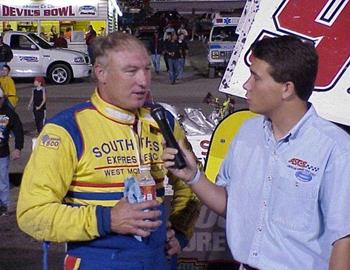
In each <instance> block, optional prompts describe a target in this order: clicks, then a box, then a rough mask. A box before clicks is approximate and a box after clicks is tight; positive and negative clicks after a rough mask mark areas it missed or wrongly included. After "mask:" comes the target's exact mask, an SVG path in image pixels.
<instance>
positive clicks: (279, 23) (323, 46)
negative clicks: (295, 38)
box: [273, 0, 350, 91]
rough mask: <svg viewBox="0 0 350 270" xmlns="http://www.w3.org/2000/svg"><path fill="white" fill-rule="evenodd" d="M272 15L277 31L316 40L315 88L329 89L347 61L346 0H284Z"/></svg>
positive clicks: (349, 22) (349, 7) (349, 16)
mask: <svg viewBox="0 0 350 270" xmlns="http://www.w3.org/2000/svg"><path fill="white" fill-rule="evenodd" d="M273 19H274V22H275V25H276V28H277V29H278V30H279V31H281V32H285V33H291V34H296V35H299V36H301V37H304V38H307V39H311V40H314V41H315V43H316V48H317V52H318V54H319V73H318V76H317V79H316V90H319V91H327V90H330V89H331V88H332V87H333V85H334V84H335V83H336V82H337V80H338V79H339V78H340V77H341V76H342V74H343V73H344V71H345V70H346V68H347V66H348V64H349V62H350V34H349V26H350V3H349V0H334V1H328V0H286V1H283V2H282V4H281V6H280V7H279V8H278V9H277V11H276V13H275V14H274V15H273Z"/></svg>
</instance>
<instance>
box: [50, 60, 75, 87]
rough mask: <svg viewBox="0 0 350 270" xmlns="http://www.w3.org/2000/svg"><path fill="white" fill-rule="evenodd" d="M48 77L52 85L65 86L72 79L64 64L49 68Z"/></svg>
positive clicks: (68, 69)
mask: <svg viewBox="0 0 350 270" xmlns="http://www.w3.org/2000/svg"><path fill="white" fill-rule="evenodd" d="M48 77H49V80H50V81H51V82H52V83H54V84H67V83H69V82H70V81H71V79H72V72H71V70H70V68H69V67H68V66H67V65H66V64H55V65H53V66H52V67H51V68H50V70H49V73H48Z"/></svg>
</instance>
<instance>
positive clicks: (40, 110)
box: [28, 77, 46, 134]
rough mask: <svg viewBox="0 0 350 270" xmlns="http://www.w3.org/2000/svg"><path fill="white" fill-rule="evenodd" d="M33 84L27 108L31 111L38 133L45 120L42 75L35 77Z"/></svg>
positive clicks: (44, 96)
mask: <svg viewBox="0 0 350 270" xmlns="http://www.w3.org/2000/svg"><path fill="white" fill-rule="evenodd" d="M34 86H35V87H34V88H33V90H32V95H31V97H30V100H29V103H28V110H32V111H33V115H34V121H35V126H36V130H37V132H38V134H39V133H40V132H41V130H42V129H43V126H44V123H45V121H46V89H45V87H44V86H45V79H44V78H43V77H35V79H34Z"/></svg>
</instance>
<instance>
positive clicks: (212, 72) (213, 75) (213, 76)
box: [208, 67, 215, 79]
mask: <svg viewBox="0 0 350 270" xmlns="http://www.w3.org/2000/svg"><path fill="white" fill-rule="evenodd" d="M208 77H209V78H210V79H213V78H215V67H209V74H208Z"/></svg>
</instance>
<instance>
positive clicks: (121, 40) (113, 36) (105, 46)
mask: <svg viewBox="0 0 350 270" xmlns="http://www.w3.org/2000/svg"><path fill="white" fill-rule="evenodd" d="M135 47H141V48H143V49H145V51H147V49H146V48H145V45H144V44H143V43H142V42H141V41H140V40H139V39H137V38H136V37H134V36H132V35H130V34H127V33H122V32H112V33H110V34H108V35H107V36H104V37H98V38H97V39H96V40H95V41H94V44H93V48H94V57H95V59H96V63H98V64H102V65H104V64H106V60H108V59H107V58H108V53H109V52H111V51H114V52H118V51H122V50H132V49H134V48H135Z"/></svg>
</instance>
